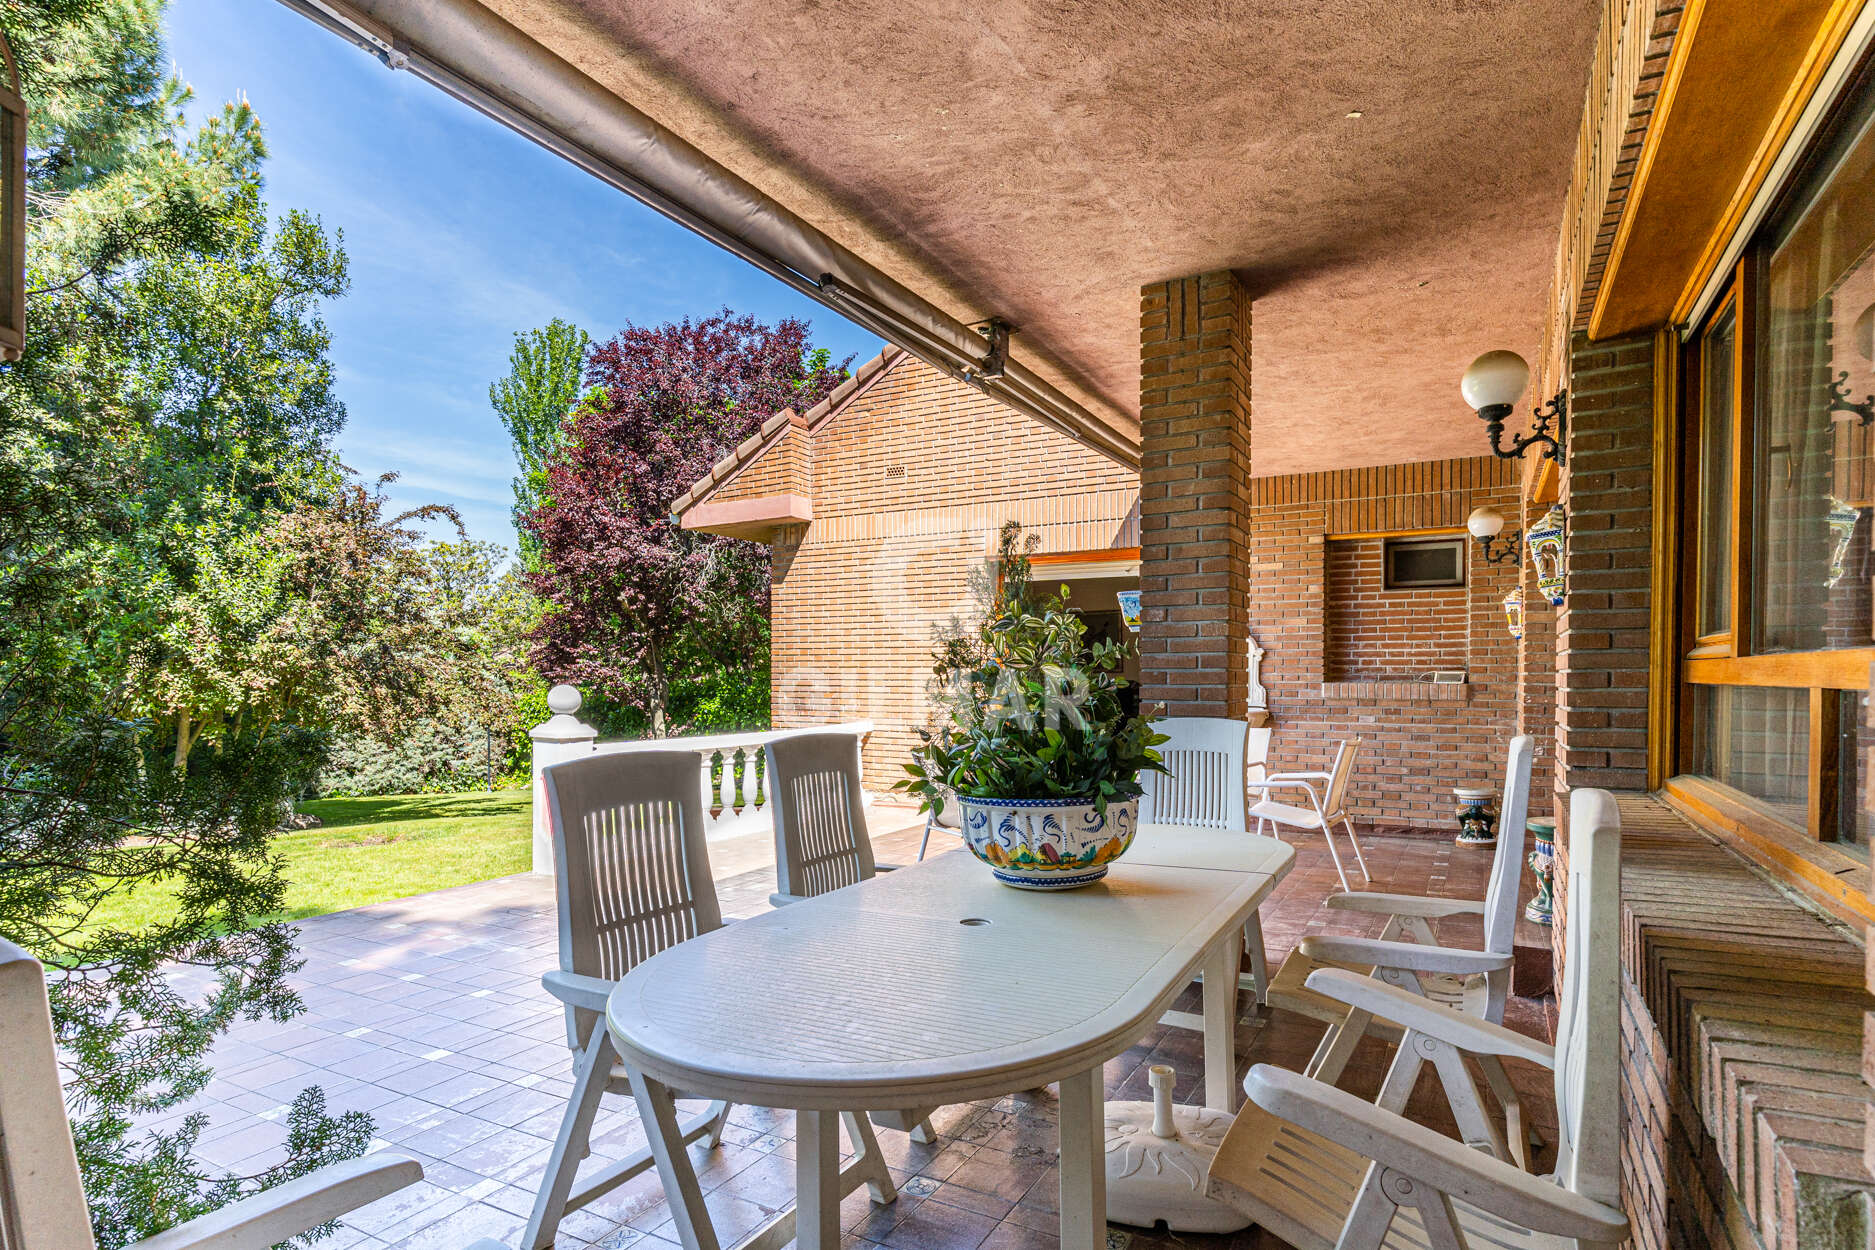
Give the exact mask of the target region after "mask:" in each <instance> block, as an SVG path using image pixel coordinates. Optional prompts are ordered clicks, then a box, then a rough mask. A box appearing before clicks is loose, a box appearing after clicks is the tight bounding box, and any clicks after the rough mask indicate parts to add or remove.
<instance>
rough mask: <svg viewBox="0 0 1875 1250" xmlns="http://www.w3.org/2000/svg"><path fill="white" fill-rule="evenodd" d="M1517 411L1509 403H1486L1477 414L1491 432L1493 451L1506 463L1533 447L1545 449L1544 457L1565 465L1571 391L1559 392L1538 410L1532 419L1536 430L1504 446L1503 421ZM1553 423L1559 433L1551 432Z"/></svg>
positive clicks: (1534, 412) (1533, 413)
mask: <svg viewBox="0 0 1875 1250" xmlns="http://www.w3.org/2000/svg"><path fill="white" fill-rule="evenodd" d="M1512 411H1514V408H1513V406H1512V405H1510V404H1487V405H1486V406H1485V407H1483V408H1480V409H1478V415H1479V416H1480V417H1482V418H1484V422H1485V427H1486V429H1488V430H1489V431H1490V433H1491V451H1492V452H1493V454H1495V455H1496V456H1498V457H1499V458H1500V459H1503V460H1515V459H1516V458H1518V457H1519V456H1521V455H1523V453H1524V452H1526V451H1528V450H1529V449H1530V448H1532V447H1542V448H1543V454H1544V455H1546V456H1548V457H1549V458H1550V459H1551V460H1554V461H1555V462H1556V463H1557V464H1561V463H1562V459H1563V450H1562V439H1563V436H1564V434H1565V433H1566V432H1567V430H1568V426H1569V392H1568V391H1557V392H1556V394H1555V396H1554V397H1552V398H1551V399H1550V401H1549V402H1548V403H1547V404H1544V405H1543V406H1542V407H1541V408H1538V409H1535V410H1534V411H1533V412H1532V413H1531V416H1532V417H1534V418H1535V419H1536V428H1534V429H1533V430H1531V431H1530V433H1528V434H1525V435H1523V436H1522V437H1521V438H1518V439H1516V440H1515V441H1513V442H1512V443H1511V445H1510V446H1509V447H1506V446H1504V422H1505V420H1506V419H1507V418H1508V417H1509V416H1510V414H1511V413H1512ZM1552 422H1554V423H1555V426H1556V432H1555V433H1554V434H1552V433H1550V425H1551V423H1552Z"/></svg>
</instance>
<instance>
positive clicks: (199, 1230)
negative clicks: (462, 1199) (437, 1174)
mask: <svg viewBox="0 0 1875 1250" xmlns="http://www.w3.org/2000/svg"><path fill="white" fill-rule="evenodd" d="M422 1179H423V1165H422V1164H420V1163H418V1162H417V1161H416V1160H415V1159H407V1158H405V1157H404V1156H402V1155H395V1154H376V1155H367V1156H365V1157H364V1158H362V1159H347V1160H345V1161H344V1162H343V1163H333V1164H328V1165H327V1166H325V1167H322V1168H320V1169H318V1170H317V1171H314V1172H308V1173H307V1174H306V1175H305V1176H302V1177H300V1178H299V1179H298V1180H292V1181H288V1182H287V1183H286V1184H284V1185H276V1186H274V1187H273V1188H272V1189H265V1190H262V1191H261V1192H260V1193H257V1194H255V1195H253V1196H252V1197H248V1198H243V1199H241V1200H240V1201H239V1202H231V1203H229V1204H228V1205H227V1206H225V1207H222V1208H221V1209H220V1210H216V1211H210V1212H209V1213H208V1214H207V1215H198V1216H196V1217H195V1218H194V1219H192V1220H190V1221H188V1222H187V1223H186V1224H178V1225H176V1226H175V1227H174V1228H169V1229H165V1230H163V1231H162V1232H160V1233H158V1234H156V1235H155V1236H154V1237H150V1238H147V1239H146V1240H143V1241H139V1242H136V1243H134V1244H133V1245H131V1246H130V1247H128V1250H268V1247H270V1246H273V1245H277V1244H278V1243H280V1242H282V1241H286V1240H288V1239H289V1238H293V1237H297V1236H299V1235H300V1234H301V1233H303V1232H305V1231H306V1230H308V1229H311V1228H317V1227H319V1225H321V1224H324V1223H326V1222H327V1221H328V1220H335V1219H337V1218H338V1217H339V1216H341V1215H344V1214H346V1213H347V1212H350V1211H356V1210H357V1209H358V1208H359V1207H362V1206H364V1205H365V1204H366V1203H368V1202H376V1201H377V1200H378V1199H379V1198H382V1197H383V1196H384V1195H386V1194H391V1193H396V1192H397V1191H398V1190H400V1189H402V1188H403V1187H404V1186H406V1185H414V1184H416V1183H417V1182H418V1181H420V1180H422Z"/></svg>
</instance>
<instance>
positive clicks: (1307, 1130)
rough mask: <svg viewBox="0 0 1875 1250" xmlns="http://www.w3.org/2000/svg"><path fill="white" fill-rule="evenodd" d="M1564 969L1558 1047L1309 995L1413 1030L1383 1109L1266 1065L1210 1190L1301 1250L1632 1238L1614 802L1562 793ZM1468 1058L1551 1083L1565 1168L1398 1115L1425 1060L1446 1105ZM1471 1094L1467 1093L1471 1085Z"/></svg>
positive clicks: (1503, 1246)
mask: <svg viewBox="0 0 1875 1250" xmlns="http://www.w3.org/2000/svg"><path fill="white" fill-rule="evenodd" d="M1568 845H1569V875H1568V889H1567V895H1566V896H1567V898H1568V902H1569V929H1568V939H1567V944H1568V957H1567V960H1566V962H1565V963H1564V966H1563V984H1562V993H1561V997H1560V1003H1559V1009H1558V1019H1557V1026H1556V1045H1555V1046H1554V1047H1553V1048H1552V1047H1550V1046H1547V1045H1545V1044H1543V1043H1542V1042H1539V1041H1536V1040H1534V1039H1532V1038H1528V1037H1525V1036H1524V1035H1522V1034H1521V1033H1515V1032H1512V1031H1511V1030H1509V1029H1506V1028H1504V1027H1503V1026H1502V1025H1497V1024H1492V1023H1490V1022H1489V1021H1485V1020H1480V1019H1478V1018H1477V1017H1476V1016H1471V1015H1466V1014H1464V1013H1462V1012H1456V1011H1453V1010H1451V1009H1450V1008H1449V1007H1445V1006H1442V1005H1440V1004H1438V1003H1435V1002H1431V1001H1429V1000H1427V999H1425V998H1422V997H1420V996H1418V995H1416V994H1412V993H1409V992H1407V991H1406V990H1402V989H1399V988H1397V987H1395V986H1391V985H1387V984H1384V983H1382V982H1380V981H1376V980H1374V979H1372V978H1370V977H1360V976H1356V975H1355V974H1353V973H1351V972H1346V971H1343V970H1339V969H1323V970H1321V971H1318V972H1316V973H1314V974H1313V975H1312V976H1310V977H1309V987H1310V988H1311V989H1314V990H1317V991H1319V992H1321V993H1324V994H1328V995H1332V996H1333V997H1336V998H1339V999H1340V1000H1341V1001H1343V1002H1345V1003H1346V1004H1347V1005H1348V1006H1350V1007H1356V1008H1359V1009H1360V1010H1362V1011H1366V1012H1368V1013H1370V1014H1371V1015H1373V1016H1376V1017H1380V1018H1390V1019H1391V1020H1393V1021H1394V1022H1395V1024H1396V1025H1398V1027H1399V1028H1400V1029H1401V1030H1402V1031H1403V1032H1404V1034H1405V1040H1404V1042H1403V1043H1402V1044H1401V1046H1400V1048H1399V1050H1398V1051H1397V1052H1396V1054H1395V1056H1394V1060H1393V1065H1392V1067H1391V1068H1390V1069H1389V1071H1388V1073H1387V1078H1386V1082H1385V1084H1384V1085H1383V1086H1382V1088H1381V1094H1380V1099H1379V1102H1378V1103H1377V1104H1370V1103H1367V1102H1364V1101H1362V1100H1361V1099H1360V1098H1357V1097H1355V1096H1354V1095H1353V1094H1350V1093H1347V1092H1345V1091H1343V1090H1339V1089H1336V1088H1335V1087H1334V1086H1332V1085H1328V1084H1325V1083H1323V1082H1321V1081H1316V1080H1312V1079H1310V1078H1309V1077H1306V1076H1303V1075H1301V1074H1299V1073H1295V1072H1285V1071H1283V1070H1281V1069H1277V1068H1272V1067H1269V1066H1268V1065H1265V1064H1258V1065H1257V1066H1256V1067H1254V1068H1252V1069H1251V1070H1250V1074H1249V1075H1248V1076H1247V1077H1246V1078H1245V1079H1244V1090H1245V1092H1246V1093H1247V1094H1248V1095H1249V1097H1250V1102H1249V1103H1248V1104H1247V1105H1246V1106H1245V1107H1244V1109H1243V1110H1242V1111H1241V1112H1240V1113H1239V1114H1238V1116H1237V1119H1236V1122H1235V1123H1233V1124H1232V1125H1231V1128H1230V1131H1229V1133H1228V1134H1226V1136H1225V1138H1224V1143H1223V1145H1222V1146H1221V1147H1220V1148H1219V1149H1218V1152H1217V1155H1216V1157H1215V1158H1214V1159H1213V1160H1212V1162H1211V1170H1210V1174H1209V1179H1208V1183H1207V1190H1208V1192H1209V1193H1210V1194H1211V1195H1212V1196H1214V1197H1217V1198H1220V1199H1222V1200H1223V1201H1225V1202H1228V1203H1230V1204H1231V1205H1232V1206H1234V1207H1236V1208H1237V1209H1238V1210H1240V1211H1242V1212H1244V1213H1245V1214H1246V1215H1248V1216H1250V1218H1251V1219H1252V1220H1254V1221H1255V1222H1256V1223H1257V1224H1259V1225H1261V1226H1262V1227H1263V1228H1265V1229H1267V1230H1269V1231H1270V1232H1271V1233H1274V1234H1275V1235H1276V1236H1278V1237H1280V1238H1282V1239H1283V1240H1284V1241H1287V1242H1288V1243H1290V1244H1291V1245H1293V1246H1295V1247H1297V1248H1298V1250H1409V1248H1410V1250H1424V1248H1426V1247H1433V1248H1436V1250H1566V1248H1577V1250H1580V1248H1582V1247H1589V1246H1614V1245H1617V1244H1619V1243H1621V1242H1622V1241H1624V1240H1625V1239H1626V1238H1627V1236H1628V1233H1629V1228H1628V1221H1627V1217H1626V1216H1625V1215H1624V1214H1623V1213H1622V1212H1621V1210H1620V1205H1619V1204H1620V1201H1621V1080H1620V1067H1621V1002H1620V984H1621V951H1620V928H1621V925H1620V910H1621V865H1620V858H1621V820H1620V815H1619V813H1618V811H1617V809H1616V807H1615V800H1614V796H1613V795H1611V794H1609V793H1607V792H1606V791H1604V790H1577V791H1575V792H1574V793H1573V794H1571V795H1570V797H1569V844H1568ZM1467 1056H1472V1057H1477V1056H1490V1057H1492V1058H1495V1059H1500V1060H1501V1059H1505V1058H1515V1059H1522V1060H1526V1061H1528V1062H1531V1063H1535V1064H1539V1065H1541V1066H1543V1067H1547V1068H1550V1069H1551V1070H1552V1071H1554V1073H1555V1090H1556V1121H1557V1128H1558V1143H1557V1158H1556V1170H1555V1172H1554V1173H1552V1174H1551V1175H1549V1176H1542V1177H1538V1176H1532V1175H1530V1174H1529V1173H1528V1172H1526V1171H1524V1170H1523V1169H1521V1168H1519V1167H1517V1166H1516V1165H1515V1164H1512V1163H1506V1162H1505V1161H1504V1160H1502V1159H1500V1158H1493V1157H1492V1156H1491V1155H1489V1154H1486V1153H1484V1152H1482V1151H1479V1150H1475V1149H1473V1148H1472V1147H1470V1146H1468V1145H1466V1144H1465V1143H1463V1142H1460V1141H1454V1140H1453V1139H1452V1138H1449V1137H1446V1136H1444V1135H1443V1134H1440V1133H1437V1132H1435V1131H1433V1130H1432V1129H1429V1128H1426V1127H1425V1126H1423V1125H1420V1124H1415V1123H1413V1122H1412V1121H1410V1120H1408V1119H1406V1118H1405V1117H1404V1116H1402V1115H1400V1114H1399V1112H1400V1110H1401V1109H1402V1108H1404V1106H1405V1104H1406V1099H1407V1097H1408V1096H1409V1095H1410V1093H1411V1092H1412V1086H1413V1082H1414V1080H1415V1079H1416V1078H1417V1077H1418V1075H1419V1073H1420V1070H1421V1068H1422V1067H1423V1066H1424V1065H1425V1064H1426V1063H1428V1062H1430V1063H1432V1064H1434V1065H1435V1067H1437V1069H1438V1070H1439V1073H1440V1076H1441V1078H1442V1079H1443V1080H1444V1082H1445V1086H1446V1089H1447V1092H1448V1093H1449V1092H1450V1091H1451V1089H1452V1088H1453V1085H1454V1083H1455V1082H1456V1081H1467V1082H1468V1081H1469V1079H1470V1078H1469V1076H1468V1075H1467V1073H1466V1070H1465V1058H1466V1057H1467ZM1474 1093H1475V1090H1474Z"/></svg>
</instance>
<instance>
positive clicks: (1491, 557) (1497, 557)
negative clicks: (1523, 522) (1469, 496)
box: [1465, 505, 1523, 564]
mask: <svg viewBox="0 0 1875 1250" xmlns="http://www.w3.org/2000/svg"><path fill="white" fill-rule="evenodd" d="M1465 528H1466V529H1468V530H1470V531H1471V536H1472V537H1473V538H1475V539H1477V540H1478V550H1479V551H1480V552H1482V553H1483V555H1484V561H1485V563H1486V564H1515V563H1517V561H1518V560H1520V559H1522V558H1523V535H1522V534H1521V533H1520V532H1518V531H1515V530H1513V531H1512V532H1511V533H1509V534H1506V535H1505V536H1504V541H1503V543H1502V544H1501V545H1499V544H1498V541H1497V539H1498V535H1500V534H1503V533H1504V514H1503V513H1502V512H1499V511H1498V510H1497V509H1496V508H1493V507H1490V506H1488V505H1487V506H1485V507H1482V508H1473V509H1472V511H1471V515H1470V516H1468V517H1466V518H1465Z"/></svg>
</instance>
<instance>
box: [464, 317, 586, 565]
mask: <svg viewBox="0 0 1875 1250" xmlns="http://www.w3.org/2000/svg"><path fill="white" fill-rule="evenodd" d="M591 345H592V337H591V336H590V335H588V334H587V333H586V332H585V331H584V330H582V329H580V328H579V327H578V326H576V325H573V324H572V323H570V322H567V321H563V320H561V319H560V318H558V317H555V318H554V319H553V320H552V321H550V322H548V323H547V324H546V325H544V326H542V327H540V328H539V329H537V330H524V331H521V332H519V333H517V334H516V335H515V336H514V350H513V351H512V352H510V353H509V355H508V376H507V377H505V378H502V379H501V380H500V381H498V382H496V383H494V385H492V386H490V387H489V388H488V402H489V404H490V405H491V406H492V407H493V408H494V409H495V413H496V415H497V416H499V417H500V418H501V423H502V425H504V426H505V427H507V430H508V436H509V438H511V439H512V440H513V441H514V458H515V459H516V460H517V461H519V462H520V466H521V475H520V476H519V477H517V478H515V479H514V525H515V530H516V531H517V532H518V533H519V535H520V540H521V550H520V555H521V563H522V565H523V566H525V567H526V568H528V569H531V570H534V571H539V568H540V550H539V548H538V547H537V546H536V544H535V542H534V537H533V534H532V532H531V531H529V530H528V528H527V526H526V524H525V521H526V518H527V517H528V515H529V514H530V513H532V512H533V511H534V509H536V508H538V507H540V505H541V504H542V503H544V502H546V499H547V462H548V460H549V459H551V458H552V457H553V454H554V453H555V452H556V451H558V450H559V448H560V431H561V430H562V428H564V426H565V424H566V419H567V417H568V416H569V415H570V414H571V413H572V411H573V406H574V405H575V404H576V403H578V402H579V398H580V390H579V387H580V377H581V375H582V374H583V373H584V372H585V369H586V351H587V348H589V347H590V346H591Z"/></svg>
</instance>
